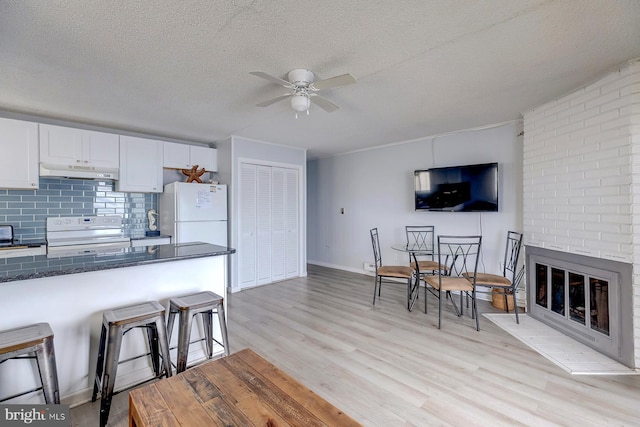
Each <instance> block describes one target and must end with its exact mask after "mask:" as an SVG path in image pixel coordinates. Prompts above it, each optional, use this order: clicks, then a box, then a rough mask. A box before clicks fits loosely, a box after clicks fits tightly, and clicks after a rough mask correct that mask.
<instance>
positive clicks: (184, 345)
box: [167, 291, 229, 372]
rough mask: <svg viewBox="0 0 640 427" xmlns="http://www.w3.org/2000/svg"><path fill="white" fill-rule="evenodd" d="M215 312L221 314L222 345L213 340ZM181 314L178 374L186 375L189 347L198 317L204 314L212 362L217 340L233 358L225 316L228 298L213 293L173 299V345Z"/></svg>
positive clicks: (205, 330)
mask: <svg viewBox="0 0 640 427" xmlns="http://www.w3.org/2000/svg"><path fill="white" fill-rule="evenodd" d="M214 312H216V313H217V314H218V322H219V323H220V334H221V335H222V342H219V341H218V340H216V339H215V338H213V313H214ZM177 313H180V319H179V324H178V361H177V364H176V371H177V372H183V371H184V370H185V369H187V356H188V353H189V344H191V343H190V342H189V340H190V339H191V326H192V322H193V318H194V317H195V315H196V314H202V322H203V324H204V333H205V338H204V340H205V342H206V345H207V357H208V358H209V359H211V357H212V355H213V341H215V342H216V343H218V344H219V345H221V346H222V347H224V354H225V356H228V355H229V338H228V337H227V322H226V320H225V315H224V298H222V297H221V296H220V295H217V294H214V293H213V292H209V291H206V292H198V293H196V294H190V295H184V296H181V297H175V298H171V299H170V300H169V318H168V319H167V328H168V335H169V342H171V334H172V332H173V322H174V320H175V316H176V314H177Z"/></svg>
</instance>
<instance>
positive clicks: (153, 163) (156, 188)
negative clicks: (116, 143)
mask: <svg viewBox="0 0 640 427" xmlns="http://www.w3.org/2000/svg"><path fill="white" fill-rule="evenodd" d="M116 191H125V192H132V193H162V141H156V140H154V139H146V138H138V137H134V136H124V135H121V136H120V179H119V180H118V181H116Z"/></svg>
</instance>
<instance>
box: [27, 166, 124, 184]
mask: <svg viewBox="0 0 640 427" xmlns="http://www.w3.org/2000/svg"><path fill="white" fill-rule="evenodd" d="M40 176H57V177H61V178H76V179H108V180H114V181H116V180H118V169H114V168H99V167H94V166H73V165H53V164H48V163H40Z"/></svg>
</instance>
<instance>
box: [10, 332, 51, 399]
mask: <svg viewBox="0 0 640 427" xmlns="http://www.w3.org/2000/svg"><path fill="white" fill-rule="evenodd" d="M31 354H35V356H30V355H31ZM21 357H25V358H34V357H35V359H36V361H37V364H38V372H39V375H40V383H41V385H42V386H41V387H38V388H36V389H34V390H29V391H26V392H23V393H20V394H17V395H14V396H11V397H8V398H5V399H3V400H1V401H0V402H4V401H6V400H9V399H12V398H14V397H18V396H22V395H23V394H26V393H31V392H32V391H37V390H42V392H43V394H44V400H45V403H60V390H59V386H58V371H57V367H56V355H55V350H54V347H53V331H52V330H51V326H49V324H48V323H35V324H33V325H28V326H23V327H19V328H14V329H8V330H6V331H0V363H2V362H4V361H6V360H9V359H17V358H21Z"/></svg>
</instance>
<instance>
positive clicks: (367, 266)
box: [363, 261, 376, 272]
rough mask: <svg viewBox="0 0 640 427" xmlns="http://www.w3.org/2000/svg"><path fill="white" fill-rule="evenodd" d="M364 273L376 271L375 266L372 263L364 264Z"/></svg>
mask: <svg viewBox="0 0 640 427" xmlns="http://www.w3.org/2000/svg"><path fill="white" fill-rule="evenodd" d="M363 269H364V271H371V272H374V271H375V270H376V266H375V264H373V263H372V262H367V261H365V262H364V266H363Z"/></svg>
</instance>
